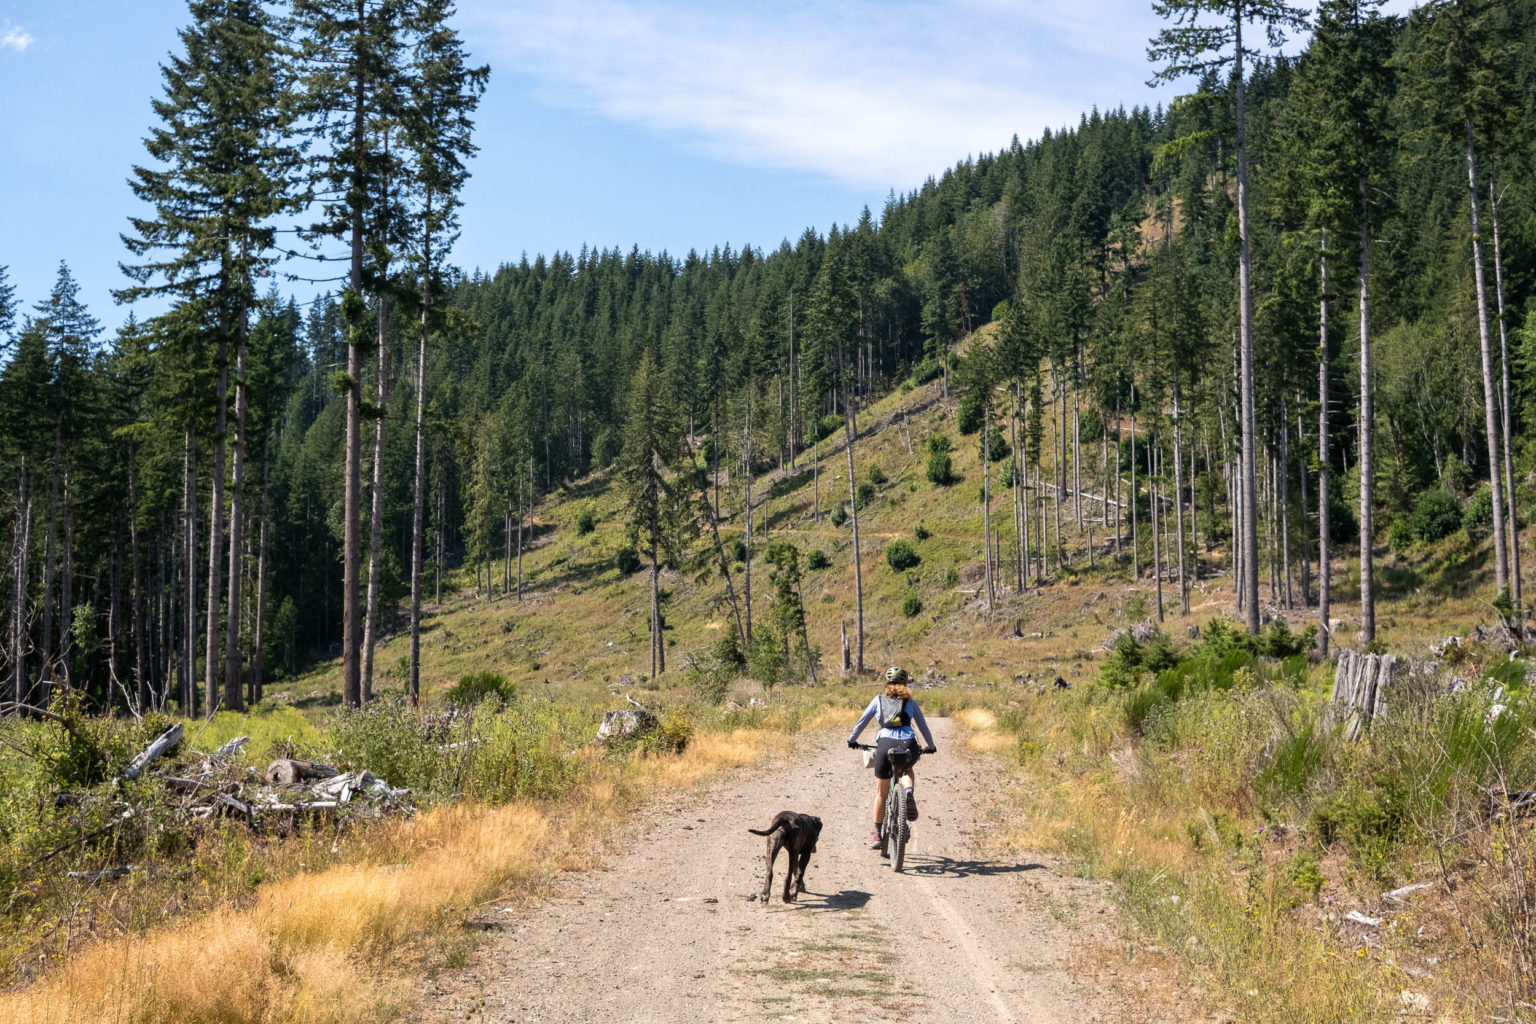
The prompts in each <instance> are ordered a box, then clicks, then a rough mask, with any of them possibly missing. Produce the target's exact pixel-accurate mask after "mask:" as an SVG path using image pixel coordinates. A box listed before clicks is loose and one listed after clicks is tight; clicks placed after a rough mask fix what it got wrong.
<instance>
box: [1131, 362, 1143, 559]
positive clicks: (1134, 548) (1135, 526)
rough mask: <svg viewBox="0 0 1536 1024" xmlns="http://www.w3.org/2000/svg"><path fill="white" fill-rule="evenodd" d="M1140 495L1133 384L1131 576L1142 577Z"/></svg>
mask: <svg viewBox="0 0 1536 1024" xmlns="http://www.w3.org/2000/svg"><path fill="white" fill-rule="evenodd" d="M1139 496H1140V495H1139V494H1138V492H1137V490H1136V385H1135V384H1132V385H1131V490H1130V499H1131V578H1132V579H1135V580H1139V579H1141V536H1140V532H1141V531H1140V524H1139V522H1138V520H1139V518H1140V516H1139V514H1138V511H1137V508H1136V506H1137V505H1138V504H1140V502H1138V501H1137V500H1136V499H1137V498H1138V497H1139Z"/></svg>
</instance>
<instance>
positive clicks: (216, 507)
mask: <svg viewBox="0 0 1536 1024" xmlns="http://www.w3.org/2000/svg"><path fill="white" fill-rule="evenodd" d="M227 316H228V314H225V313H221V314H220V318H221V326H220V329H219V351H218V367H219V377H218V385H217V390H216V396H215V406H214V419H213V470H212V482H211V487H210V493H209V496H208V602H207V603H208V611H207V614H206V615H205V616H204V618H203V621H204V622H205V623H206V627H207V629H206V635H205V637H204V640H205V646H204V648H203V657H204V659H205V660H204V662H203V689H204V691H205V692H206V693H207V701H208V704H207V707H205V708H204V709H203V712H204V713H205V714H206V715H207V716H208V717H209V718H212V717H213V713H214V711H215V710H217V709H218V706H219V704H220V700H219V687H220V685H221V684H222V682H223V680H222V679H221V678H220V675H219V655H220V653H222V652H221V651H220V649H219V595H220V594H221V593H222V592H223V589H224V587H223V581H222V579H221V578H220V574H221V573H222V572H223V569H224V557H223V556H224V547H223V545H224V482H225V481H224V476H225V469H226V467H225V458H224V445H225V435H226V433H227V432H228V430H229V420H228V410H227V408H226V407H227V406H228V404H229V339H228V333H229V327H228V324H227V322H224V318H225V317H227Z"/></svg>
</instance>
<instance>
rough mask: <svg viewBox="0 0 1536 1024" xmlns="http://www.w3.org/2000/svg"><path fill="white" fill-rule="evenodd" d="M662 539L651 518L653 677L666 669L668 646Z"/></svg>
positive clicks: (654, 521) (653, 519)
mask: <svg viewBox="0 0 1536 1024" xmlns="http://www.w3.org/2000/svg"><path fill="white" fill-rule="evenodd" d="M660 546H661V545H660V541H659V538H658V530H657V525H656V520H655V518H654V517H653V518H652V519H651V679H652V680H655V679H656V678H658V677H659V676H660V675H661V673H662V672H664V671H666V664H667V662H666V657H667V656H666V648H665V643H664V641H663V640H662V636H661V628H662V627H661V579H660V577H661V566H660V565H659V563H658V559H659V557H660V551H659V549H660Z"/></svg>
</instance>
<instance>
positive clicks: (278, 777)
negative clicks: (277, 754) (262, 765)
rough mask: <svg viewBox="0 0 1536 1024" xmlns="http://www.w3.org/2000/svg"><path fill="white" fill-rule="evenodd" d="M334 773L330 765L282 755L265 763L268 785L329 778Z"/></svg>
mask: <svg viewBox="0 0 1536 1024" xmlns="http://www.w3.org/2000/svg"><path fill="white" fill-rule="evenodd" d="M335 774H336V769H335V768H332V767H331V766H330V765H324V764H315V763H314V762H313V761H299V760H296V759H294V758H291V757H283V758H279V759H277V760H276V761H273V762H272V763H271V764H269V765H267V773H266V779H267V785H269V786H292V785H296V784H298V783H300V782H308V781H310V780H311V779H329V778H331V777H332V776H334V775H335Z"/></svg>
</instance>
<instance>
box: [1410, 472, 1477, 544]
mask: <svg viewBox="0 0 1536 1024" xmlns="http://www.w3.org/2000/svg"><path fill="white" fill-rule="evenodd" d="M1433 493H1434V492H1433V491H1429V492H1426V494H1425V497H1428V496H1429V495H1430V494H1433ZM1420 500H1421V501H1422V500H1423V499H1420ZM1414 511H1415V513H1417V511H1418V509H1414ZM1461 525H1462V527H1463V528H1464V529H1465V530H1466V531H1467V536H1469V537H1473V538H1477V537H1482V536H1483V535H1484V534H1486V533H1487V532H1488V530H1489V529H1490V528H1491V527H1492V526H1493V491H1491V490H1490V489H1489V488H1488V485H1487V484H1483V485H1482V486H1481V487H1479V488H1478V489H1477V490H1475V491H1473V492H1472V497H1470V498H1468V499H1467V507H1466V510H1465V511H1464V512H1462V514H1461ZM1451 529H1452V530H1454V529H1455V527H1454V526H1452V527H1451ZM1450 532H1451V531H1450V530H1447V531H1446V533H1450ZM1441 536H1444V534H1442V535H1441Z"/></svg>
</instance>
